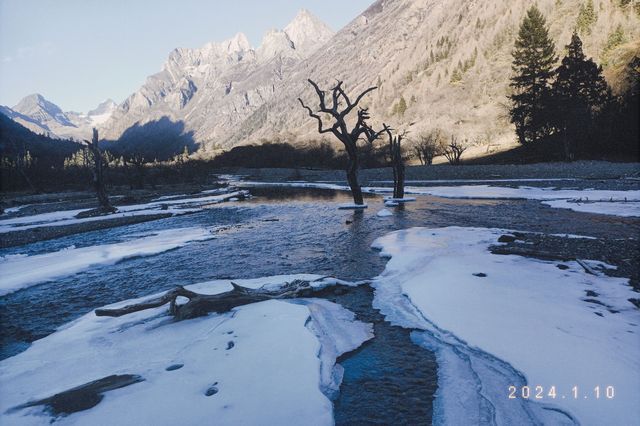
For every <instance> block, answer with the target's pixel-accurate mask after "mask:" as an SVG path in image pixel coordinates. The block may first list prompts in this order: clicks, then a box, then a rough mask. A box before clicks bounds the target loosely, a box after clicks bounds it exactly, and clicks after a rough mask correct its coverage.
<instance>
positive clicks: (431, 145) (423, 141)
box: [413, 129, 444, 166]
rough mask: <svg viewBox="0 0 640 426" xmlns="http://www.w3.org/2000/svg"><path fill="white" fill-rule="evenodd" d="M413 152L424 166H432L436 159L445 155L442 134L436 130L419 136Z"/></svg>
mask: <svg viewBox="0 0 640 426" xmlns="http://www.w3.org/2000/svg"><path fill="white" fill-rule="evenodd" d="M413 152H414V153H415V154H416V156H417V157H418V160H420V163H422V165H423V166H426V165H431V164H432V163H433V159H434V158H435V157H437V156H438V155H442V154H443V153H444V140H443V137H442V132H441V131H440V130H439V129H435V130H432V131H430V132H428V133H423V134H421V135H420V136H418V141H417V142H416V144H415V145H414V146H413Z"/></svg>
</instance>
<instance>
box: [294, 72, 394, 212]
mask: <svg viewBox="0 0 640 426" xmlns="http://www.w3.org/2000/svg"><path fill="white" fill-rule="evenodd" d="M308 81H309V84H311V85H312V86H313V88H314V89H315V91H316V94H317V95H318V99H319V101H320V103H319V109H318V111H317V112H314V111H313V110H312V109H311V108H310V107H308V106H307V105H305V103H304V102H303V101H302V99H300V98H298V101H300V105H302V107H303V108H304V109H306V110H307V111H308V112H309V116H310V117H312V118H314V119H316V120H317V121H318V132H319V133H320V134H324V133H332V134H333V135H334V136H335V137H336V138H338V140H339V141H340V142H342V144H343V145H344V147H345V149H346V151H347V155H348V156H349V164H348V167H347V181H348V182H349V187H350V188H351V193H352V195H353V201H354V203H355V204H356V205H364V200H363V198H362V188H360V185H359V184H358V140H360V139H361V138H362V137H364V138H365V140H366V141H367V142H369V143H372V142H373V141H374V140H376V139H377V138H378V136H380V134H381V133H382V132H384V131H385V129H382V130H381V131H379V132H375V131H373V130H372V129H371V127H369V125H368V124H367V120H368V119H369V113H368V112H367V109H366V108H358V104H359V103H360V101H361V100H362V99H363V98H364V97H365V95H367V94H368V93H370V92H372V91H374V90H376V89H377V87H369V88H368V89H366V90H365V91H364V92H362V93H360V94H359V95H358V96H357V97H356V99H355V101H353V102H352V101H351V99H350V98H349V96H347V94H346V93H345V91H344V89H343V88H342V81H339V82H338V84H337V85H336V86H335V87H334V88H332V89H331V106H328V105H327V102H326V98H325V96H326V93H325V92H324V91H323V90H320V88H319V87H318V85H317V84H316V83H315V82H314V81H313V80H311V79H309V80H308ZM340 108H341V109H340ZM356 108H358V112H357V121H356V123H355V125H353V127H352V128H351V130H349V127H350V126H349V124H348V123H347V120H348V116H349V114H350V113H351V112H353V111H354V110H355V109H356ZM320 114H328V115H329V117H330V119H331V121H332V122H333V124H332V125H331V127H326V128H325V126H324V123H323V121H322V117H321V116H320Z"/></svg>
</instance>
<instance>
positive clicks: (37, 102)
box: [13, 93, 73, 126]
mask: <svg viewBox="0 0 640 426" xmlns="http://www.w3.org/2000/svg"><path fill="white" fill-rule="evenodd" d="M13 110H14V111H16V112H18V113H20V114H23V115H25V116H27V117H29V118H31V119H33V120H36V121H38V122H48V121H54V122H58V123H60V124H61V125H64V126H73V124H72V123H71V122H70V121H69V118H68V117H67V116H66V115H65V113H64V112H63V111H62V109H60V107H59V106H58V105H56V104H54V103H53V102H50V101H48V100H47V99H45V97H44V96H42V95H41V94H39V93H34V94H32V95H29V96H26V97H24V98H22V100H21V101H20V102H18V104H17V105H16V106H14V107H13Z"/></svg>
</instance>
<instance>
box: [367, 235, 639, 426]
mask: <svg viewBox="0 0 640 426" xmlns="http://www.w3.org/2000/svg"><path fill="white" fill-rule="evenodd" d="M505 232H506V231H504V230H496V229H484V228H459V227H450V228H441V229H427V228H413V229H409V230H404V231H397V232H393V233H391V234H388V235H386V236H384V237H382V238H379V239H378V240H376V241H375V242H374V247H377V248H380V249H381V250H382V252H381V254H382V255H383V256H388V257H391V259H390V260H389V262H388V264H387V266H386V269H385V271H384V272H383V273H382V274H381V275H380V276H379V277H378V278H377V279H376V280H375V282H374V286H375V288H376V299H375V301H374V307H376V308H379V309H381V311H382V313H383V314H384V315H385V316H386V317H387V319H388V320H390V321H392V322H393V323H396V324H399V325H402V326H405V327H411V328H415V329H418V330H423V332H417V333H416V334H415V336H414V337H415V340H416V341H417V342H422V343H424V345H425V347H428V348H430V349H432V350H434V351H435V352H436V355H437V357H438V361H439V390H438V393H437V398H436V406H435V408H434V411H435V417H434V422H435V423H442V424H448V423H452V424H455V423H456V422H457V419H458V420H459V419H461V418H466V419H474V420H475V421H473V420H472V421H470V423H482V422H486V421H489V420H490V419H496V423H498V424H500V423H503V424H530V423H532V422H534V420H535V421H538V422H542V423H554V424H556V423H558V424H563V423H573V422H574V421H573V420H572V419H573V418H575V419H577V421H579V422H580V423H581V424H605V423H606V424H633V423H634V422H635V421H636V420H637V419H638V418H639V416H640V406H638V404H637V401H638V400H640V388H638V386H637V384H638V383H640V339H638V331H637V328H638V327H637V326H638V325H640V311H639V310H638V309H637V308H635V307H634V305H633V304H631V303H630V302H629V301H628V299H629V298H634V297H635V298H637V293H634V292H633V290H632V288H631V287H630V286H629V285H628V281H627V280H625V279H621V278H611V277H606V276H603V275H598V276H594V275H590V274H587V273H585V272H584V269H583V268H582V267H581V266H580V265H579V264H578V263H577V262H566V263H565V265H566V266H569V268H568V269H566V270H562V269H559V268H558V267H557V265H556V263H555V262H548V261H541V260H536V259H530V258H525V257H521V256H515V255H494V254H492V253H491V252H490V251H489V250H488V248H489V246H491V245H493V244H495V243H496V242H497V240H498V238H499V237H500V235H503V234H504V233H505ZM587 292H590V293H587ZM588 294H589V295H591V296H588ZM593 294H596V295H597V296H593ZM594 300H595V301H596V302H597V303H596V302H594ZM525 384H527V385H529V386H531V388H532V389H534V388H535V386H542V387H543V388H544V389H545V398H544V399H543V400H542V401H537V400H535V399H533V398H531V399H528V400H524V399H522V398H520V399H516V400H510V399H508V393H509V391H508V386H511V385H513V386H516V387H521V386H523V385H525ZM551 386H555V387H556V389H557V393H558V396H557V398H555V399H553V398H549V397H548V396H547V392H548V391H549V389H550V388H551ZM573 386H578V389H579V393H580V397H579V398H577V399H576V398H574V397H573V396H572V387H573ZM596 386H600V388H601V392H602V389H604V388H606V387H607V386H614V388H615V398H612V399H609V398H606V397H603V396H602V394H601V395H600V399H596V398H595V394H594V388H595V387H596ZM519 389H520V388H519ZM518 392H519V391H518ZM585 395H586V396H587V398H584V396H585ZM561 396H564V397H565V398H562V397H561ZM538 402H543V403H544V405H541V404H539V403H538ZM451 416H454V417H451ZM455 416H468V417H459V418H456V417H455ZM549 416H551V418H550V417H549ZM500 419H501V421H497V420H500ZM532 419H533V420H532ZM468 422H469V421H468Z"/></svg>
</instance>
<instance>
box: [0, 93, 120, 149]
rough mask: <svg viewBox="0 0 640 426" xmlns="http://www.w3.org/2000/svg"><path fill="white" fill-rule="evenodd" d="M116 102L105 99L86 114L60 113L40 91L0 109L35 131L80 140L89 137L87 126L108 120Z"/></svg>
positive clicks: (54, 136) (56, 137) (52, 136)
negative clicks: (15, 103) (10, 106)
mask: <svg viewBox="0 0 640 426" xmlns="http://www.w3.org/2000/svg"><path fill="white" fill-rule="evenodd" d="M116 106H117V104H116V103H115V102H114V101H113V100H111V99H107V100H106V101H104V102H102V103H101V104H100V105H98V106H97V107H96V108H95V109H93V110H91V111H89V112H88V113H86V114H84V113H77V112H73V111H69V112H64V111H62V109H61V108H60V107H59V106H58V105H56V104H54V103H53V102H51V101H49V100H47V99H46V98H45V97H44V96H42V95H40V94H37V93H36V94H33V95H29V96H26V97H25V98H23V99H22V100H21V101H20V102H18V104H17V105H15V106H14V107H13V108H9V107H0V112H1V113H3V114H4V115H6V116H8V117H9V118H11V119H12V120H14V121H15V122H17V123H19V124H21V125H23V126H24V127H26V128H27V129H29V130H31V131H32V132H34V133H37V134H43V135H46V136H48V137H51V138H54V139H73V140H77V141H81V140H84V139H88V138H90V137H91V129H92V128H93V127H97V126H98V125H100V124H102V123H104V122H105V121H107V120H108V119H109V117H110V116H111V114H112V113H113V111H114V110H115V108H116Z"/></svg>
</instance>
